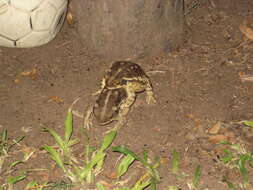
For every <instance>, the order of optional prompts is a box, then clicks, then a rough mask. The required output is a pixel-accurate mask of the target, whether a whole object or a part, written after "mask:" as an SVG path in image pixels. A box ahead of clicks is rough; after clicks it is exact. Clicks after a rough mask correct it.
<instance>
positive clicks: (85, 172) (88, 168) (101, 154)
mask: <svg viewBox="0 0 253 190" xmlns="http://www.w3.org/2000/svg"><path fill="white" fill-rule="evenodd" d="M105 155H106V154H105V153H104V152H98V153H97V154H96V155H95V156H94V157H93V158H92V159H91V161H90V162H89V163H88V164H87V165H86V166H85V168H84V169H83V170H82V172H81V173H80V178H81V179H84V178H85V177H86V176H87V175H88V173H89V172H90V171H91V170H92V169H93V167H94V166H95V165H96V164H97V163H98V162H99V161H100V160H101V159H103V158H104V157H105Z"/></svg>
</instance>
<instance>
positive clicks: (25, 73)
mask: <svg viewBox="0 0 253 190" xmlns="http://www.w3.org/2000/svg"><path fill="white" fill-rule="evenodd" d="M20 75H21V76H27V77H30V78H32V79H34V78H36V77H37V76H38V71H37V69H36V68H33V69H32V70H31V71H23V72H22V73H20Z"/></svg>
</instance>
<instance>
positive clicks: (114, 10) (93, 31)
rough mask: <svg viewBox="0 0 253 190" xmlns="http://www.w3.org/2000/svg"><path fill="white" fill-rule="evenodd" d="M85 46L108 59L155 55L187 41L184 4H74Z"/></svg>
mask: <svg viewBox="0 0 253 190" xmlns="http://www.w3.org/2000/svg"><path fill="white" fill-rule="evenodd" d="M72 3H73V7H74V10H76V16H77V22H78V23H77V30H78V34H79V36H80V37H81V41H82V43H83V44H84V45H85V46H86V47H88V49H89V50H90V51H92V52H94V53H95V54H97V55H99V56H102V57H103V58H109V59H114V60H115V59H126V58H132V57H135V58H136V57H142V56H147V55H154V54H157V53H159V52H162V51H166V52H170V51H172V50H173V49H175V48H177V47H178V46H179V45H180V44H181V43H182V41H183V37H184V0H73V2H72Z"/></svg>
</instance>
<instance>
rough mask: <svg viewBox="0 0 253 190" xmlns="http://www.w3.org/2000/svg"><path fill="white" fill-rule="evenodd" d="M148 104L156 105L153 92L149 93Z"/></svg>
mask: <svg viewBox="0 0 253 190" xmlns="http://www.w3.org/2000/svg"><path fill="white" fill-rule="evenodd" d="M146 102H147V103H148V104H156V99H155V96H154V93H153V91H147V97H146Z"/></svg>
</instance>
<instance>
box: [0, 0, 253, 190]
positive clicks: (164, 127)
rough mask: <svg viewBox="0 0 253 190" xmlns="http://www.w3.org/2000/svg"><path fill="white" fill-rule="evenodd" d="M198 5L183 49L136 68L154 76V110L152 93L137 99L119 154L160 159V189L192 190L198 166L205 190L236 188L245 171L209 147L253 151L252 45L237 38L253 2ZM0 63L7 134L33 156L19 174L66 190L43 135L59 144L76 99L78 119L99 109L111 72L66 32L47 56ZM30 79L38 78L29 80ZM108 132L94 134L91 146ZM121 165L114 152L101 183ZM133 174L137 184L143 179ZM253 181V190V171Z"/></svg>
mask: <svg viewBox="0 0 253 190" xmlns="http://www.w3.org/2000/svg"><path fill="white" fill-rule="evenodd" d="M189 3H190V4H189ZM192 3H193V2H190V1H189V2H186V8H188V12H187V15H186V22H187V27H186V33H187V34H186V38H185V43H184V45H183V46H182V48H180V49H179V50H178V51H176V52H172V53H169V54H160V55H157V56H155V57H145V58H143V59H139V60H134V61H136V62H138V63H139V64H140V65H141V67H142V68H143V69H144V70H145V71H146V72H147V74H148V75H149V77H150V79H151V81H152V83H153V86H154V91H155V95H156V98H157V104H156V105H148V104H146V103H145V93H142V94H140V95H138V98H137V100H136V102H135V104H134V105H133V107H132V109H131V111H130V113H129V114H128V123H127V126H125V127H124V128H122V129H121V130H120V131H119V134H118V136H117V138H116V140H115V142H114V143H113V145H126V146H127V147H129V148H130V149H132V150H133V151H135V152H137V153H140V152H141V151H142V150H143V148H145V149H147V150H148V151H149V152H150V154H151V155H159V156H161V157H162V158H163V160H164V161H163V163H162V165H161V167H160V169H159V171H160V173H161V176H162V180H161V182H160V184H159V185H158V189H161V190H162V189H166V188H168V186H170V185H175V186H176V185H177V186H178V187H180V189H182V190H184V189H188V188H187V184H186V182H188V181H190V180H191V179H192V176H193V172H194V169H195V168H196V166H197V165H201V168H202V170H201V171H202V174H201V182H200V187H201V188H200V189H209V190H217V189H223V190H225V189H228V187H227V184H226V183H224V178H225V177H226V178H227V179H228V180H230V181H232V182H235V183H239V182H241V181H242V179H241V176H240V174H239V172H238V170H236V169H228V168H227V167H225V165H224V164H222V163H221V162H220V160H219V158H220V154H221V152H222V151H221V150H220V149H221V147H220V145H217V144H215V139H212V138H211V139H210V137H211V136H214V137H217V136H218V135H219V136H218V137H217V138H218V139H220V138H221V139H223V140H228V141H231V142H233V143H241V144H244V145H245V146H246V149H247V150H248V151H251V152H252V151H253V130H252V129H250V128H248V127H245V126H243V125H241V124H239V122H240V121H242V120H253V110H252V108H253V98H252V97H253V81H252V80H251V81H250V80H247V79H250V78H247V76H248V75H249V76H251V77H252V76H253V42H252V41H250V40H249V39H247V38H246V37H245V36H244V35H243V33H242V32H241V31H240V30H239V26H240V25H241V24H242V22H243V20H244V19H245V18H246V17H248V16H251V17H252V16H253V12H252V10H253V1H251V0H242V1H237V0H232V1H231V0H222V1H221V0H220V1H213V0H209V1H204V2H201V4H200V6H196V7H195V8H194V9H189V6H190V5H192ZM0 63H1V64H0V81H1V82H0V131H1V130H2V129H4V128H5V129H8V132H9V134H10V137H11V138H15V137H18V136H22V135H25V136H26V137H25V139H24V140H23V142H22V143H21V146H22V148H24V146H26V147H30V148H31V147H32V148H35V149H36V152H35V154H34V155H33V157H32V158H31V160H30V161H29V162H27V164H26V165H25V166H20V168H21V169H22V168H23V169H24V168H30V169H31V168H48V169H49V170H50V172H45V171H44V172H33V173H32V174H31V175H28V178H27V179H26V181H25V182H28V181H32V180H38V181H59V180H63V179H64V177H63V174H62V173H61V170H59V169H57V168H56V167H55V166H54V164H53V161H52V160H50V158H49V156H48V155H47V154H45V153H44V152H43V151H41V147H42V146H43V145H45V144H49V145H53V144H55V142H54V140H53V138H52V137H51V136H50V135H49V134H48V133H44V132H42V130H41V128H42V126H47V127H50V128H53V129H55V130H56V131H57V132H59V133H61V134H62V132H63V124H64V120H65V116H66V112H67V109H68V108H69V106H70V105H71V104H72V102H73V101H74V100H76V99H77V98H80V100H79V101H78V102H77V103H76V104H75V105H74V109H75V110H79V111H84V110H85V109H86V108H87V106H88V105H89V103H90V102H91V101H94V97H92V95H91V94H92V93H94V92H96V91H97V90H98V89H99V86H100V81H101V79H102V77H103V74H104V72H105V70H106V69H107V68H108V66H109V63H108V62H105V61H103V60H101V59H100V58H97V57H92V56H91V55H89V54H88V53H87V51H86V50H85V48H84V47H82V45H81V44H80V43H79V40H78V37H77V34H76V30H75V27H70V26H69V25H68V24H65V25H64V28H63V30H62V31H61V32H60V33H59V34H58V35H57V37H56V39H55V40H53V41H52V42H50V43H49V44H47V45H44V46H42V47H38V48H32V49H8V48H0ZM33 69H34V73H33V74H30V75H28V76H25V75H24V74H25V73H24V72H26V71H33ZM22 73H23V74H22ZM217 123H218V124H217ZM215 125H216V126H217V125H219V127H220V130H219V131H218V132H214V134H210V133H209V132H208V130H209V129H211V128H213V126H215ZM74 126H75V129H74V130H75V131H74V136H75V137H80V136H81V135H80V133H81V132H80V128H81V127H82V119H80V118H78V117H74ZM108 127H110V126H108ZM108 127H100V126H95V127H94V128H92V129H91V130H90V136H91V139H92V143H93V144H94V145H96V144H98V143H99V142H100V141H101V138H102V135H103V133H104V132H105V131H106V130H108ZM173 149H176V150H177V151H178V152H179V153H180V155H181V162H180V170H181V171H182V172H184V173H186V174H189V176H188V177H186V178H185V180H183V181H184V182H185V183H182V179H178V178H175V177H174V176H173V175H171V172H170V168H171V163H170V161H171V152H172V150H173ZM15 155H17V156H18V154H15V153H13V157H12V158H11V159H15ZM117 156H118V155H117ZM117 156H115V153H112V152H111V151H109V156H108V157H107V160H106V168H105V170H104V172H103V174H102V175H101V177H100V178H99V179H103V180H105V181H107V182H110V178H108V176H109V174H110V173H111V172H112V168H113V167H114V163H115V161H116V159H117ZM129 172H130V173H132V174H133V177H132V179H131V180H132V181H133V180H134V179H135V178H134V174H138V173H140V172H141V170H140V169H137V171H135V170H130V171H129ZM250 175H251V178H250V180H251V183H253V181H252V179H253V177H252V170H251V173H250ZM2 180H3V179H2ZM131 180H130V182H129V183H130V184H131ZM0 181H1V180H0ZM21 187H22V185H21V186H19V188H17V189H21Z"/></svg>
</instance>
